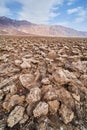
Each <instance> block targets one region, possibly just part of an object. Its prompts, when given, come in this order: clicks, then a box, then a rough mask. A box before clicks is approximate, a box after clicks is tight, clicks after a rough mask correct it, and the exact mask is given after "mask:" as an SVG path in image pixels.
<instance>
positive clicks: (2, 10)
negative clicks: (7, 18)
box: [0, 0, 11, 16]
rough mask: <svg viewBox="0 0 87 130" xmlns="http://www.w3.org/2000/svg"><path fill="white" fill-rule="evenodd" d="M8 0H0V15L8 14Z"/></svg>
mask: <svg viewBox="0 0 87 130" xmlns="http://www.w3.org/2000/svg"><path fill="white" fill-rule="evenodd" d="M7 2H8V0H0V16H4V15H7V14H10V13H11V12H10V9H9V8H7V7H6V3H7Z"/></svg>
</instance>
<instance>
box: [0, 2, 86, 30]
mask: <svg viewBox="0 0 87 130" xmlns="http://www.w3.org/2000/svg"><path fill="white" fill-rule="evenodd" d="M0 16H7V17H9V18H13V19H18V20H28V21H30V22H32V23H37V24H56V25H63V26H67V27H71V28H74V29H77V30H83V31H87V0H0Z"/></svg>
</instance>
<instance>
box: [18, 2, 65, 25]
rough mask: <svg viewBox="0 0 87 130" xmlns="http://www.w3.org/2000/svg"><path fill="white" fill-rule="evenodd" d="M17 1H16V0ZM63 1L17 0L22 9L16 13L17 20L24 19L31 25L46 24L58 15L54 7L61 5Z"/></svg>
mask: <svg viewBox="0 0 87 130" xmlns="http://www.w3.org/2000/svg"><path fill="white" fill-rule="evenodd" d="M16 1H18V0H16ZM63 1H64V0H19V1H18V2H20V3H21V4H22V5H23V7H22V10H21V11H20V12H19V13H18V15H19V19H26V20H28V21H30V22H33V23H42V24H43V23H48V21H49V20H50V19H51V18H54V17H56V16H58V15H60V13H59V12H58V13H55V12H54V8H55V5H56V4H57V6H58V5H61V4H63Z"/></svg>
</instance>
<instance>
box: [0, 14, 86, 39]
mask: <svg viewBox="0 0 87 130" xmlns="http://www.w3.org/2000/svg"><path fill="white" fill-rule="evenodd" d="M0 34H3V35H40V36H63V37H87V32H83V31H77V30H74V29H72V28H68V27H64V26H61V25H43V24H42V25H41V24H40V25H39V24H34V23H31V22H28V21H26V20H13V19H10V18H7V17H5V16H2V17H0Z"/></svg>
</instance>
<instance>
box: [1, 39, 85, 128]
mask: <svg viewBox="0 0 87 130" xmlns="http://www.w3.org/2000/svg"><path fill="white" fill-rule="evenodd" d="M0 129H1V130H87V39H86V38H56V37H55V38H54V37H28V36H24V37H23V36H0Z"/></svg>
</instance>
